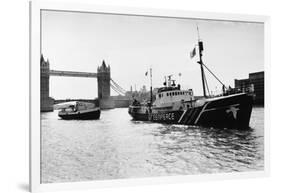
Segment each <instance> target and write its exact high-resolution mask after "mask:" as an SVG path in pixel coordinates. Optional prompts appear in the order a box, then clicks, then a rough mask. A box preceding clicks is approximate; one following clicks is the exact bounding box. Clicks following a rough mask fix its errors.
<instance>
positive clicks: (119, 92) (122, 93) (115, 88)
mask: <svg viewBox="0 0 281 193" xmlns="http://www.w3.org/2000/svg"><path fill="white" fill-rule="evenodd" d="M110 86H111V88H112V89H113V90H114V91H115V92H116V93H118V94H120V95H125V93H124V92H122V91H121V90H120V89H118V88H117V87H116V86H114V85H113V84H112V83H110Z"/></svg>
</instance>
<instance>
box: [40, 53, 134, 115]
mask: <svg viewBox="0 0 281 193" xmlns="http://www.w3.org/2000/svg"><path fill="white" fill-rule="evenodd" d="M40 70H41V72H40V81H41V85H40V101H41V111H42V112H46V111H53V105H54V99H53V98H51V97H50V96H49V94H50V89H49V82H50V76H65V77H81V78H97V83H98V100H99V104H100V108H101V109H110V108H115V107H121V106H122V107H124V106H127V105H129V101H130V98H129V97H126V96H123V97H122V96H121V97H120V96H119V97H114V96H111V95H110V88H113V90H114V91H115V92H117V93H118V94H121V95H125V92H126V91H125V90H124V89H122V87H120V86H119V85H118V84H117V83H116V82H115V81H113V80H112V79H111V76H110V66H109V65H106V64H105V61H103V62H102V65H101V66H99V67H98V69H97V73H90V72H75V71H61V70H51V69H50V63H49V60H47V61H45V59H44V57H43V55H41V59H40Z"/></svg>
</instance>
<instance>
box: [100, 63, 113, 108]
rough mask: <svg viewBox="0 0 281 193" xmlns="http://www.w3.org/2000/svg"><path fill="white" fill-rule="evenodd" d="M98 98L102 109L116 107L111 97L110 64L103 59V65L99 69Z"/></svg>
mask: <svg viewBox="0 0 281 193" xmlns="http://www.w3.org/2000/svg"><path fill="white" fill-rule="evenodd" d="M97 79H98V98H99V101H100V107H101V109H109V108H114V100H112V97H110V79H111V78H110V66H109V65H108V66H107V65H106V64H105V61H104V60H103V61H102V65H101V66H99V67H98V69H97Z"/></svg>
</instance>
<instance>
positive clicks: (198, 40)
mask: <svg viewBox="0 0 281 193" xmlns="http://www.w3.org/2000/svg"><path fill="white" fill-rule="evenodd" d="M196 27H197V35H198V41H199V40H200V33H199V28H198V23H196Z"/></svg>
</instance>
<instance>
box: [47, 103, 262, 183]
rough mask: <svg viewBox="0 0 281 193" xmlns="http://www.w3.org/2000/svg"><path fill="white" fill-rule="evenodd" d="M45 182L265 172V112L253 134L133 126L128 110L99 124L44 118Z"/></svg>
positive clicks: (256, 112)
mask: <svg viewBox="0 0 281 193" xmlns="http://www.w3.org/2000/svg"><path fill="white" fill-rule="evenodd" d="M41 120H42V121H41V125H42V128H41V131H42V138H41V142H42V155H41V171H42V176H41V181H42V183H52V182H73V181H86V180H105V179H120V178H136V177H152V176H163V175H166V176H167V175H185V174H202V173H217V172H233V171H255V170H263V166H264V149H263V148H264V146H263V142H264V141H263V140H264V108H254V109H253V113H252V117H251V129H250V130H228V129H216V128H201V127H191V126H179V125H163V124H158V123H149V122H141V121H132V120H131V117H130V116H129V115H128V112H127V109H126V108H123V109H112V110H107V111H102V114H101V119H100V120H91V121H75V120H72V121H65V120H60V119H59V118H58V116H57V112H56V111H55V112H51V113H42V114H41Z"/></svg>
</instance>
